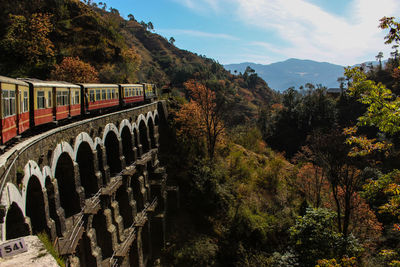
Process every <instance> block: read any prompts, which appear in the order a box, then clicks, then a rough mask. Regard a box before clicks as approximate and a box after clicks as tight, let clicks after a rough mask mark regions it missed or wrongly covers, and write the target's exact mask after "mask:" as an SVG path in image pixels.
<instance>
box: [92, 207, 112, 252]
mask: <svg viewBox="0 0 400 267" xmlns="http://www.w3.org/2000/svg"><path fill="white" fill-rule="evenodd" d="M92 225H93V228H94V229H95V230H96V240H97V245H98V246H99V247H100V248H101V252H102V255H103V259H106V258H109V257H111V256H112V254H113V248H112V238H111V234H110V232H108V231H107V221H106V217H105V216H104V214H103V213H102V212H99V213H97V214H96V215H95V216H94V217H93V223H92Z"/></svg>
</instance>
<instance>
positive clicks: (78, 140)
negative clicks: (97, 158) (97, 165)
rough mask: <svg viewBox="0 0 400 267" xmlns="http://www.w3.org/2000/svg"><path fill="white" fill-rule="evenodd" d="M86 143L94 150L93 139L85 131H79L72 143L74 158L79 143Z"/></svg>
mask: <svg viewBox="0 0 400 267" xmlns="http://www.w3.org/2000/svg"><path fill="white" fill-rule="evenodd" d="M83 142H85V143H87V144H88V145H89V146H90V148H91V149H92V150H96V146H95V142H94V141H93V139H92V138H91V137H90V135H89V134H88V133H86V132H81V133H80V134H78V136H77V137H76V138H75V145H74V151H75V157H74V159H75V160H76V154H77V152H78V148H79V146H80V145H81V143H83Z"/></svg>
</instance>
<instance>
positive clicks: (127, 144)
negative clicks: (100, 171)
mask: <svg viewBox="0 0 400 267" xmlns="http://www.w3.org/2000/svg"><path fill="white" fill-rule="evenodd" d="M120 133H121V140H122V153H123V154H124V157H125V162H126V165H130V164H132V163H133V161H134V159H135V155H134V151H133V148H134V147H133V146H134V144H133V143H132V140H133V138H132V130H131V128H129V127H127V126H125V127H123V128H122V129H121V132H120Z"/></svg>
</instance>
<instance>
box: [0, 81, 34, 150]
mask: <svg viewBox="0 0 400 267" xmlns="http://www.w3.org/2000/svg"><path fill="white" fill-rule="evenodd" d="M0 91H1V94H0V98H1V108H0V113H1V125H0V127H1V140H0V143H1V144H5V143H6V142H7V141H9V140H10V139H12V138H14V137H15V136H17V135H19V134H21V133H23V132H25V131H26V130H28V129H29V85H28V84H27V83H25V82H23V81H20V80H16V79H12V78H8V77H4V76H0Z"/></svg>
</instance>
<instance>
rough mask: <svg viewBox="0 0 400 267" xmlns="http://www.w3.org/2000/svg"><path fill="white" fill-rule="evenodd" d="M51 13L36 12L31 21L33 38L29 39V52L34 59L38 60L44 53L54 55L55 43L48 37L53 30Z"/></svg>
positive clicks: (30, 29)
mask: <svg viewBox="0 0 400 267" xmlns="http://www.w3.org/2000/svg"><path fill="white" fill-rule="evenodd" d="M50 18H51V16H50V15H49V14H42V13H35V14H33V15H32V18H31V20H30V22H29V31H30V33H31V34H30V37H31V40H29V46H28V54H29V55H31V57H32V60H37V58H39V57H40V56H42V55H47V56H49V57H50V56H54V45H53V43H52V42H51V41H50V39H49V38H48V35H49V33H50V32H51V31H52V26H53V25H52V24H51V22H50Z"/></svg>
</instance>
